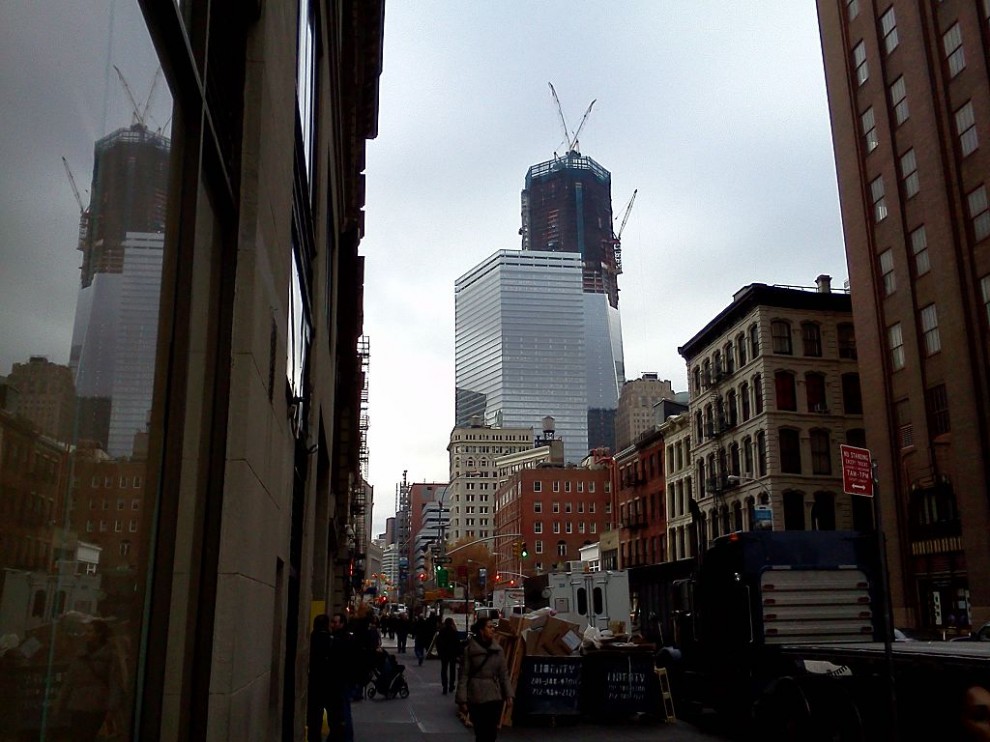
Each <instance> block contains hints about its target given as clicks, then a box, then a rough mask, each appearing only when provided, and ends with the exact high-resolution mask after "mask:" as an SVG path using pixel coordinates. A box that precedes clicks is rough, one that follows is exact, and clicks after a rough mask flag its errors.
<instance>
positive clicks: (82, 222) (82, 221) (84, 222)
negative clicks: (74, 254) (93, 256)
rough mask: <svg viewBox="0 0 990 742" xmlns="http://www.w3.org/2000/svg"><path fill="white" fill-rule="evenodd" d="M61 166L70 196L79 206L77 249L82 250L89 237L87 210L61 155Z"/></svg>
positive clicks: (65, 160) (63, 156) (70, 169)
mask: <svg viewBox="0 0 990 742" xmlns="http://www.w3.org/2000/svg"><path fill="white" fill-rule="evenodd" d="M62 166H63V167H64V168H65V174H66V175H67V176H69V185H70V186H72V195H73V196H75V197H76V203H77V204H78V205H79V243H78V245H77V249H78V250H84V249H85V245H86V240H87V238H88V235H89V209H87V208H86V207H85V206H83V200H82V196H81V195H79V187H78V186H77V185H76V179H75V177H73V175H72V168H70V167H69V161H68V160H67V159H65V155H62Z"/></svg>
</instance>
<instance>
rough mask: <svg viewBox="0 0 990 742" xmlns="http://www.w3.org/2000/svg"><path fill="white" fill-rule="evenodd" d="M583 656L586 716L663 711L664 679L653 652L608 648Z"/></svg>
mask: <svg viewBox="0 0 990 742" xmlns="http://www.w3.org/2000/svg"><path fill="white" fill-rule="evenodd" d="M582 659H583V660H584V668H583V673H582V679H581V710H582V712H583V713H584V714H585V715H586V716H589V717H604V716H621V715H626V714H635V713H647V714H657V715H659V714H661V713H662V711H663V707H662V703H661V701H662V699H661V694H660V680H659V678H658V677H657V674H656V672H655V671H654V666H653V655H652V654H651V653H650V652H644V651H643V650H640V649H630V650H622V649H608V650H602V651H599V652H590V653H588V654H586V655H585V656H584V657H583V658H582Z"/></svg>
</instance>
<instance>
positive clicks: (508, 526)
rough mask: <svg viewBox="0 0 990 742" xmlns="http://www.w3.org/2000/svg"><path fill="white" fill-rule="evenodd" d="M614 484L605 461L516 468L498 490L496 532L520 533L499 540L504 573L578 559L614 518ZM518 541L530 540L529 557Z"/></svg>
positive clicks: (551, 568) (540, 568)
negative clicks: (515, 547)
mask: <svg viewBox="0 0 990 742" xmlns="http://www.w3.org/2000/svg"><path fill="white" fill-rule="evenodd" d="M611 489H612V483H611V481H610V475H609V469H608V466H607V464H605V463H591V464H589V465H588V466H581V467H571V466H568V467H566V468H565V467H540V468H536V469H528V468H527V469H519V470H518V471H516V472H515V473H514V474H512V475H511V476H510V477H509V478H508V480H506V482H505V483H504V484H503V485H502V486H501V487H500V488H499V490H498V493H497V495H498V503H497V511H496V515H495V529H496V531H497V532H498V533H500V534H511V533H518V534H520V535H519V536H518V537H513V538H506V539H502V540H500V541H499V542H498V545H497V547H496V549H495V553H496V555H497V560H498V570H499V572H500V573H506V574H508V573H517V572H519V573H523V574H525V575H527V576H530V575H537V574H541V573H543V572H551V571H554V570H556V569H564V568H565V567H566V566H567V563H568V562H571V561H578V560H579V559H580V558H581V553H580V550H581V547H583V546H587V545H589V544H592V543H594V542H596V541H598V538H599V534H601V533H604V531H605V529H606V527H607V526H608V524H609V523H611V521H612V506H611ZM516 542H522V543H524V544H525V545H526V548H527V551H528V552H529V555H528V557H526V558H525V559H521V558H519V557H518V556H517V555H516V554H515V553H514V552H513V544H514V543H516Z"/></svg>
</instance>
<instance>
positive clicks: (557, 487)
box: [553, 479, 560, 492]
mask: <svg viewBox="0 0 990 742" xmlns="http://www.w3.org/2000/svg"><path fill="white" fill-rule="evenodd" d="M553 491H554V492H560V480H558V479H555V480H553Z"/></svg>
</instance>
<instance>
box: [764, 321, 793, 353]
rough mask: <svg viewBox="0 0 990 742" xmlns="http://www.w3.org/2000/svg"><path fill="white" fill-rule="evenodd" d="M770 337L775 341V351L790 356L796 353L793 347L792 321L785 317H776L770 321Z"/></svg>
mask: <svg viewBox="0 0 990 742" xmlns="http://www.w3.org/2000/svg"><path fill="white" fill-rule="evenodd" d="M770 337H771V339H772V342H773V352H774V353H777V354H778V355H785V356H789V355H792V354H793V353H794V349H793V348H792V347H791V323H790V322H788V321H787V320H785V319H775V320H774V321H773V322H771V323H770Z"/></svg>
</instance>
